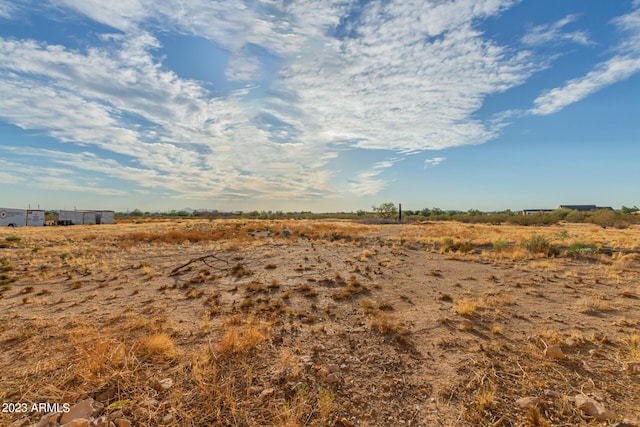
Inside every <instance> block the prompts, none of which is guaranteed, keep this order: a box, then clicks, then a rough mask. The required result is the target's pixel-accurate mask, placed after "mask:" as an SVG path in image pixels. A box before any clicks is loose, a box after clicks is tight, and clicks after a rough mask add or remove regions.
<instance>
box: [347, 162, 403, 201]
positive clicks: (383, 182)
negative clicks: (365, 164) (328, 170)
mask: <svg viewBox="0 0 640 427" xmlns="http://www.w3.org/2000/svg"><path fill="white" fill-rule="evenodd" d="M402 160H403V158H394V159H387V160H383V161H381V162H377V163H374V164H372V165H371V166H370V167H369V169H368V170H365V171H361V172H359V173H358V174H357V175H356V176H355V178H354V179H352V180H351V182H350V183H349V187H348V191H349V192H350V193H351V194H354V195H356V196H370V195H374V194H377V193H379V192H380V191H381V190H383V189H384V188H385V187H387V186H388V185H389V182H390V181H389V180H388V179H383V178H379V175H380V174H382V173H383V172H384V170H385V169H389V168H391V167H393V165H394V164H396V163H397V162H400V161H402Z"/></svg>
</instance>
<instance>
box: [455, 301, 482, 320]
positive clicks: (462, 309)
mask: <svg viewBox="0 0 640 427" xmlns="http://www.w3.org/2000/svg"><path fill="white" fill-rule="evenodd" d="M478 307H479V304H478V302H477V301H474V300H472V299H468V298H463V299H461V300H459V301H456V302H454V303H453V311H454V312H456V313H458V314H460V315H461V316H471V315H473V314H474V313H475V312H476V310H477V309H478Z"/></svg>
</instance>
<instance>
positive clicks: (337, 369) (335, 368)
mask: <svg viewBox="0 0 640 427" xmlns="http://www.w3.org/2000/svg"><path fill="white" fill-rule="evenodd" d="M327 370H328V371H329V373H332V372H340V367H339V366H338V365H336V364H335V363H332V364H331V365H329V366H327Z"/></svg>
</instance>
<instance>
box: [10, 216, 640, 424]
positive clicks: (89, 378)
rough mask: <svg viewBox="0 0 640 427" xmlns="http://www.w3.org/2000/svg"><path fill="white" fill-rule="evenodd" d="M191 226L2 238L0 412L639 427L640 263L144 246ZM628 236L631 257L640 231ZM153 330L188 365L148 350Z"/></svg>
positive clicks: (301, 241)
mask: <svg viewBox="0 0 640 427" xmlns="http://www.w3.org/2000/svg"><path fill="white" fill-rule="evenodd" d="M194 224H195V223H189V222H187V223H179V224H175V223H160V224H154V225H153V226H150V225H146V224H145V225H135V224H125V225H115V226H104V227H98V226H94V227H70V228H57V227H51V228H49V227H47V228H45V229H40V230H34V229H26V228H25V229H17V230H14V231H13V232H12V233H9V232H6V231H5V230H3V231H2V233H3V234H2V235H0V238H1V239H2V240H4V239H5V238H6V237H7V236H9V235H13V234H15V235H20V236H21V240H20V241H17V242H13V243H11V245H8V247H6V248H3V249H0V260H2V265H3V266H5V267H4V268H3V274H4V279H3V280H4V284H5V286H4V290H3V291H2V293H1V296H2V298H1V299H0V350H1V352H0V398H1V399H0V400H1V401H2V402H3V403H6V402H29V403H32V402H60V403H62V402H71V403H73V402H75V401H77V400H78V399H80V398H83V397H87V396H88V397H92V398H94V399H96V400H98V401H101V402H102V403H103V404H104V405H105V409H104V411H103V413H107V414H108V413H110V412H113V411H116V410H117V411H119V413H118V414H119V415H120V416H124V417H126V418H128V419H129V420H131V421H132V422H133V425H158V424H161V423H166V424H167V425H198V426H200V425H202V426H204V425H289V426H294V425H299V426H302V425H338V426H340V425H345V426H350V425H352V426H391V425H413V426H437V425H441V426H479V425H494V426H500V425H502V426H535V425H540V426H543V425H553V426H579V425H585V426H586V425H603V426H604V425H611V424H612V423H613V422H614V421H616V420H617V421H620V420H622V419H627V420H629V422H635V423H640V411H639V410H638V408H640V373H637V372H635V371H634V370H633V365H631V364H630V363H629V362H634V361H639V360H640V337H639V336H638V328H639V326H640V305H639V304H638V302H639V300H640V295H639V291H640V288H639V285H640V282H639V281H638V278H639V277H640V257H638V256H636V255H634V254H626V255H625V254H623V255H621V254H618V255H617V256H616V254H615V253H614V254H613V256H611V255H602V254H597V255H594V254H589V256H584V257H577V258H568V257H566V256H562V254H560V255H558V256H556V257H545V256H540V255H526V256H522V255H521V251H520V252H518V251H516V252H513V251H514V250H515V249H512V251H511V252H509V251H508V250H507V251H502V255H500V256H498V254H497V252H498V251H497V250H495V249H493V248H491V247H487V246H486V245H485V246H482V245H475V247H474V249H473V250H472V251H470V253H461V252H445V251H444V250H443V248H442V245H441V244H439V243H438V242H439V241H440V240H442V238H443V237H444V236H447V235H450V234H449V233H450V230H447V231H446V233H447V234H443V233H440V234H438V233H437V232H435V231H434V229H435V228H437V227H438V226H439V225H438V224H422V225H415V224H414V225H380V226H367V227H364V228H363V227H360V228H357V227H356V228H353V229H352V228H349V227H350V226H344V227H343V228H341V229H340V232H339V233H328V232H325V231H326V230H331V227H332V226H331V224H329V225H327V224H323V225H322V227H323V228H322V230H323V231H322V232H318V233H315V234H314V233H313V230H314V227H315V226H314V225H313V224H306V225H305V227H306V228H305V230H307V232H306V233H304V235H302V236H301V234H303V233H302V232H301V231H300V229H299V224H288V223H281V224H276V225H275V226H273V227H271V226H270V227H268V228H269V229H268V230H263V229H259V226H256V225H255V224H251V227H250V228H247V227H249V225H246V224H242V225H241V226H236V230H235V231H234V233H235V234H234V235H235V236H240V237H241V238H240V237H238V239H236V240H238V242H240V243H237V244H234V239H231V238H225V239H223V240H213V241H206V240H203V241H199V242H196V243H194V242H192V241H189V240H188V239H185V241H180V242H179V243H174V242H165V241H162V240H158V241H154V240H152V239H149V238H147V239H146V240H145V238H144V236H142V237H141V236H140V235H134V234H132V233H136V232H138V233H139V232H140V230H142V229H143V227H144V231H145V232H149V233H162V232H165V231H166V230H169V229H170V230H173V231H176V232H183V231H184V232H185V233H186V232H187V231H189V230H192V229H193V227H194ZM197 227H200V229H201V231H203V232H205V233H206V232H207V229H208V227H217V225H215V226H214V225H211V224H209V223H203V224H201V225H199V226H197ZM284 227H289V228H290V229H291V230H292V235H291V236H289V237H284V236H282V234H281V233H280V232H279V230H281V229H282V228H284ZM296 227H298V228H296ZM421 227H422V228H429V230H428V233H431V235H433V236H435V237H434V239H432V240H431V241H427V240H425V239H424V235H423V234H421V233H422V231H421V230H420V228H421ZM459 227H463V228H464V227H468V226H463V225H459ZM471 227H473V226H471ZM585 227H586V226H585ZM71 228H73V230H71ZM496 228H499V227H493V229H496ZM115 230H117V231H115ZM349 230H351V231H349ZM416 230H417V231H416ZM474 230H475V231H473V230H472V231H471V232H470V233H472V234H473V233H478V228H477V227H475V229H474ZM548 230H549V229H541V230H539V231H540V232H541V233H547V234H548V233H550V232H549V231H548ZM467 231H469V230H467ZM531 232H535V230H533V229H531V228H527V233H531ZM571 232H572V233H573V231H571ZM576 232H577V231H576ZM323 233H324V234H323ZM480 233H482V231H480ZM625 233H626V234H625V236H626V239H628V240H627V241H628V242H631V244H628V245H627V246H630V247H634V242H636V243H637V242H638V241H639V240H638V236H640V230H626V231H625ZM178 240H179V239H178ZM469 241H471V242H473V241H474V240H473V235H470V238H469ZM5 246H7V245H5ZM200 257H205V258H203V259H201V260H197V259H198V258H200ZM190 261H193V262H191V263H190V264H188V265H186V266H184V264H187V263H189V262H190ZM230 331H232V332H233V333H234V334H235V335H229V333H230ZM157 335H164V336H166V337H168V339H169V340H170V341H171V345H173V346H174V348H175V352H171V351H166V352H163V351H156V352H155V353H154V351H152V350H150V347H149V345H147V344H145V343H148V338H149V337H150V336H157ZM230 336H231V337H235V338H234V339H235V340H236V341H237V342H240V343H242V342H245V344H246V345H244V344H238V343H237V342H236V341H234V343H235V344H229V339H230ZM251 337H257V338H256V339H253V338H251ZM145 340H147V341H145ZM554 345H558V346H559V348H560V351H561V352H562V356H561V357H560V356H558V357H557V358H554V357H551V355H550V354H547V355H546V356H545V349H547V348H548V347H550V346H554ZM234 346H235V347H234ZM554 348H555V347H554ZM116 350H117V351H116ZM100 355H102V356H100ZM96 360H97V361H96ZM225 370H226V372H227V374H223V373H221V372H225ZM165 377H168V378H172V379H173V380H174V383H175V385H173V386H172V387H171V388H170V389H168V390H156V389H154V387H153V382H154V381H155V380H157V379H161V378H165ZM156 388H157V387H156ZM577 395H585V396H588V397H591V398H594V399H595V400H596V401H598V402H600V403H601V404H602V405H603V406H604V407H606V409H607V410H609V411H610V413H611V414H612V415H611V418H610V419H609V420H606V421H604V420H603V421H598V420H597V419H595V418H594V417H593V416H590V415H588V414H586V413H585V412H584V411H583V410H581V409H579V408H578V407H577V406H576V405H575V402H574V399H575V396H577ZM211 396H217V397H216V398H215V399H214V398H213V397H211ZM524 397H534V398H537V400H536V405H534V406H535V408H532V409H530V408H527V407H523V404H522V403H517V401H518V399H520V398H524ZM149 399H151V401H152V404H151V405H149V404H145V401H147V403H148V401H149ZM114 403H117V404H116V405H114ZM109 405H111V407H109ZM149 406H153V407H149ZM167 414H170V415H171V416H170V417H168V418H167V417H166V416H167ZM42 415H43V414H42V413H31V412H29V413H25V414H16V413H1V414H0V424H1V425H8V424H9V423H10V422H12V421H15V420H17V419H19V418H21V417H25V416H26V417H28V418H29V420H30V421H31V422H37V420H39V419H40V417H41V416H42ZM545 423H547V424H545Z"/></svg>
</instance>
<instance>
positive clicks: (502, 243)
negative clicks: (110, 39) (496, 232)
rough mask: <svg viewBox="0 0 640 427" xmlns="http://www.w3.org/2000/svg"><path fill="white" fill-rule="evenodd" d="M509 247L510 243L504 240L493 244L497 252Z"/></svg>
mask: <svg viewBox="0 0 640 427" xmlns="http://www.w3.org/2000/svg"><path fill="white" fill-rule="evenodd" d="M508 246H509V243H508V242H507V241H506V240H504V239H498V240H496V241H495V242H493V249H495V250H496V251H501V250H503V249H506V248H507V247H508Z"/></svg>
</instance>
